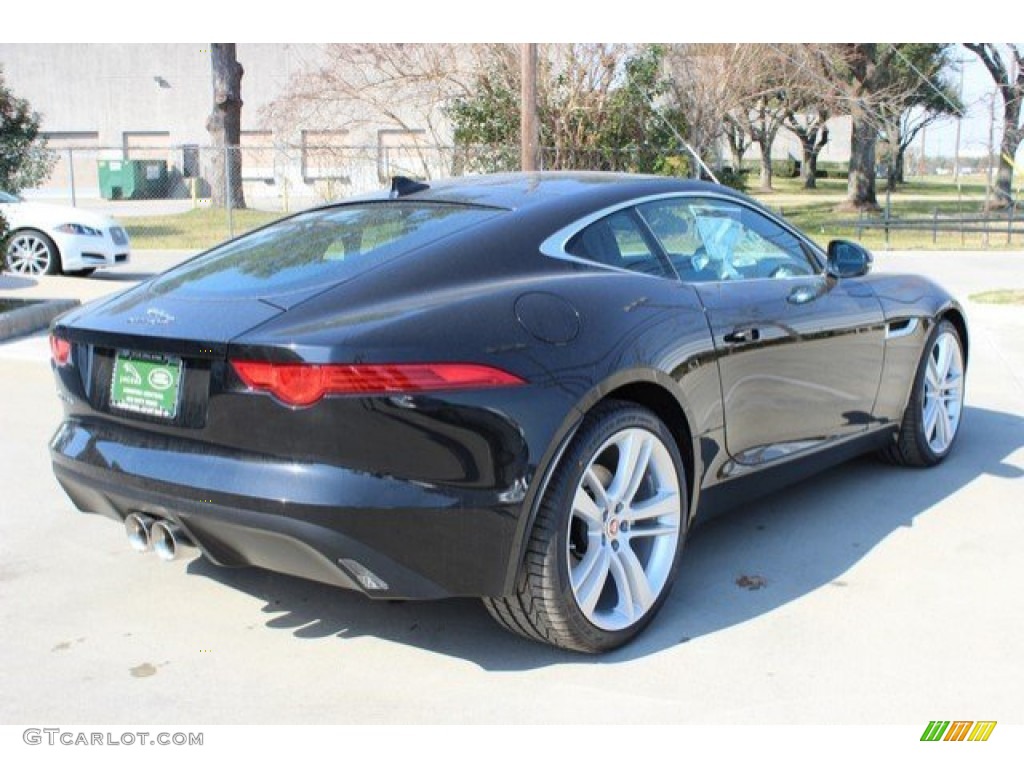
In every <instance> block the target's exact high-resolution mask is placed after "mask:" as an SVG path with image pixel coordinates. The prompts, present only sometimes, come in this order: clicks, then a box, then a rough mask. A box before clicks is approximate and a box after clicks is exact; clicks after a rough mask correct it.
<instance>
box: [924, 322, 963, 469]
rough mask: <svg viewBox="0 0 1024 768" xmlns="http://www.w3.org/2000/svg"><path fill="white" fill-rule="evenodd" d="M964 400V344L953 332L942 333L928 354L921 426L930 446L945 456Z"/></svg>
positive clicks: (954, 433) (955, 429)
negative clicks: (961, 346) (962, 345)
mask: <svg viewBox="0 0 1024 768" xmlns="http://www.w3.org/2000/svg"><path fill="white" fill-rule="evenodd" d="M963 397H964V361H963V352H962V351H961V349H960V340H959V338H957V335H956V334H955V333H953V332H952V331H945V332H943V333H940V334H939V335H938V336H937V337H936V339H935V342H934V343H933V344H932V348H931V349H930V350H929V352H928V363H927V367H926V368H925V375H924V397H923V398H922V405H921V408H922V413H921V417H922V418H921V423H922V425H923V428H924V437H925V440H927V441H928V446H929V447H930V448H931V449H932V450H933V451H934V452H935V453H936V454H943V453H945V452H946V451H947V450H948V449H949V447H950V445H951V444H952V442H953V438H954V437H955V436H956V431H957V428H958V427H959V425H960V413H961V410H962V408H963Z"/></svg>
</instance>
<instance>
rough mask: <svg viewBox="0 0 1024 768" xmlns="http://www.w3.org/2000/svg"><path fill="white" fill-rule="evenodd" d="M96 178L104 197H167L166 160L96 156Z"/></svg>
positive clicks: (132, 198)
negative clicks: (98, 158)
mask: <svg viewBox="0 0 1024 768" xmlns="http://www.w3.org/2000/svg"><path fill="white" fill-rule="evenodd" d="M99 181H100V195H101V196H102V197H103V198H104V199H106V200H123V199H131V200H141V199H146V200H151V199H153V198H160V197H167V161H166V160H100V161H99Z"/></svg>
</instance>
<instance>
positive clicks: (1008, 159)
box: [963, 43, 1024, 208]
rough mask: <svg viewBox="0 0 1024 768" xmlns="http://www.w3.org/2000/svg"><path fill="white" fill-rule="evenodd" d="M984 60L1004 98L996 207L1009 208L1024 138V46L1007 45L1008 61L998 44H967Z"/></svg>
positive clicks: (994, 203) (968, 47)
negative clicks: (1016, 159)
mask: <svg viewBox="0 0 1024 768" xmlns="http://www.w3.org/2000/svg"><path fill="white" fill-rule="evenodd" d="M963 45H964V47H965V48H967V50H969V51H971V52H973V53H974V54H975V55H977V56H978V58H980V59H981V61H982V63H983V64H984V65H985V69H987V70H988V72H989V74H990V75H991V76H992V80H993V82H994V83H995V84H996V88H997V89H998V90H999V94H1000V95H1001V96H1002V98H1003V141H1002V143H1001V145H1000V147H999V170H998V172H997V173H996V199H995V201H994V202H993V205H994V207H1001V208H1005V207H1008V206H1010V205H1011V204H1012V201H1013V158H1014V157H1015V156H1016V154H1017V148H1018V147H1019V146H1020V143H1021V140H1022V139H1024V124H1022V123H1021V104H1022V102H1024V47H1022V46H1020V45H1019V44H1017V43H1006V44H1005V54H1006V55H1005V59H1004V56H1003V53H1000V50H999V47H998V44H997V43H964V44H963Z"/></svg>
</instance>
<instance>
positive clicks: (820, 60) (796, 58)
mask: <svg viewBox="0 0 1024 768" xmlns="http://www.w3.org/2000/svg"><path fill="white" fill-rule="evenodd" d="M830 48H831V46H830V45H829V44H820V43H819V44H806V45H799V46H797V45H789V46H786V48H785V50H782V49H777V52H778V53H779V55H781V56H782V57H783V59H784V61H785V65H786V67H787V69H788V70H789V77H788V80H789V85H788V89H787V90H788V98H787V100H786V101H787V105H786V106H787V109H786V115H785V118H784V120H783V126H784V127H785V128H786V130H788V131H789V132H790V133H792V134H793V135H794V136H796V138H797V140H798V141H799V142H800V152H801V161H800V176H801V179H802V180H803V188H804V189H814V188H816V187H817V186H818V181H817V179H818V156H819V155H820V154H821V151H822V150H823V149H824V148H825V145H826V144H828V140H829V130H828V121H829V120H830V119H831V118H832V116H833V115H834V114H835V113H837V112H839V111H841V108H840V104H839V99H838V98H837V92H836V86H835V84H834V83H833V82H832V81H831V80H830V79H829V78H830V75H831V74H832V73H831V70H830V67H829V66H828V63H829V61H830V58H831V55H832V54H831V50H830Z"/></svg>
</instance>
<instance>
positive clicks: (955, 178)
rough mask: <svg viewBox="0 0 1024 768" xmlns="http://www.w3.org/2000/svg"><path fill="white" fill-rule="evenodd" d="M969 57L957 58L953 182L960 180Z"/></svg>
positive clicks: (956, 182)
mask: <svg viewBox="0 0 1024 768" xmlns="http://www.w3.org/2000/svg"><path fill="white" fill-rule="evenodd" d="M967 61H968V60H967V59H957V60H956V63H957V64H959V65H960V114H959V115H957V116H956V152H955V154H954V155H953V183H954V184H958V183H959V182H960V126H961V124H962V123H963V121H964V65H965V64H966V63H967Z"/></svg>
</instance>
